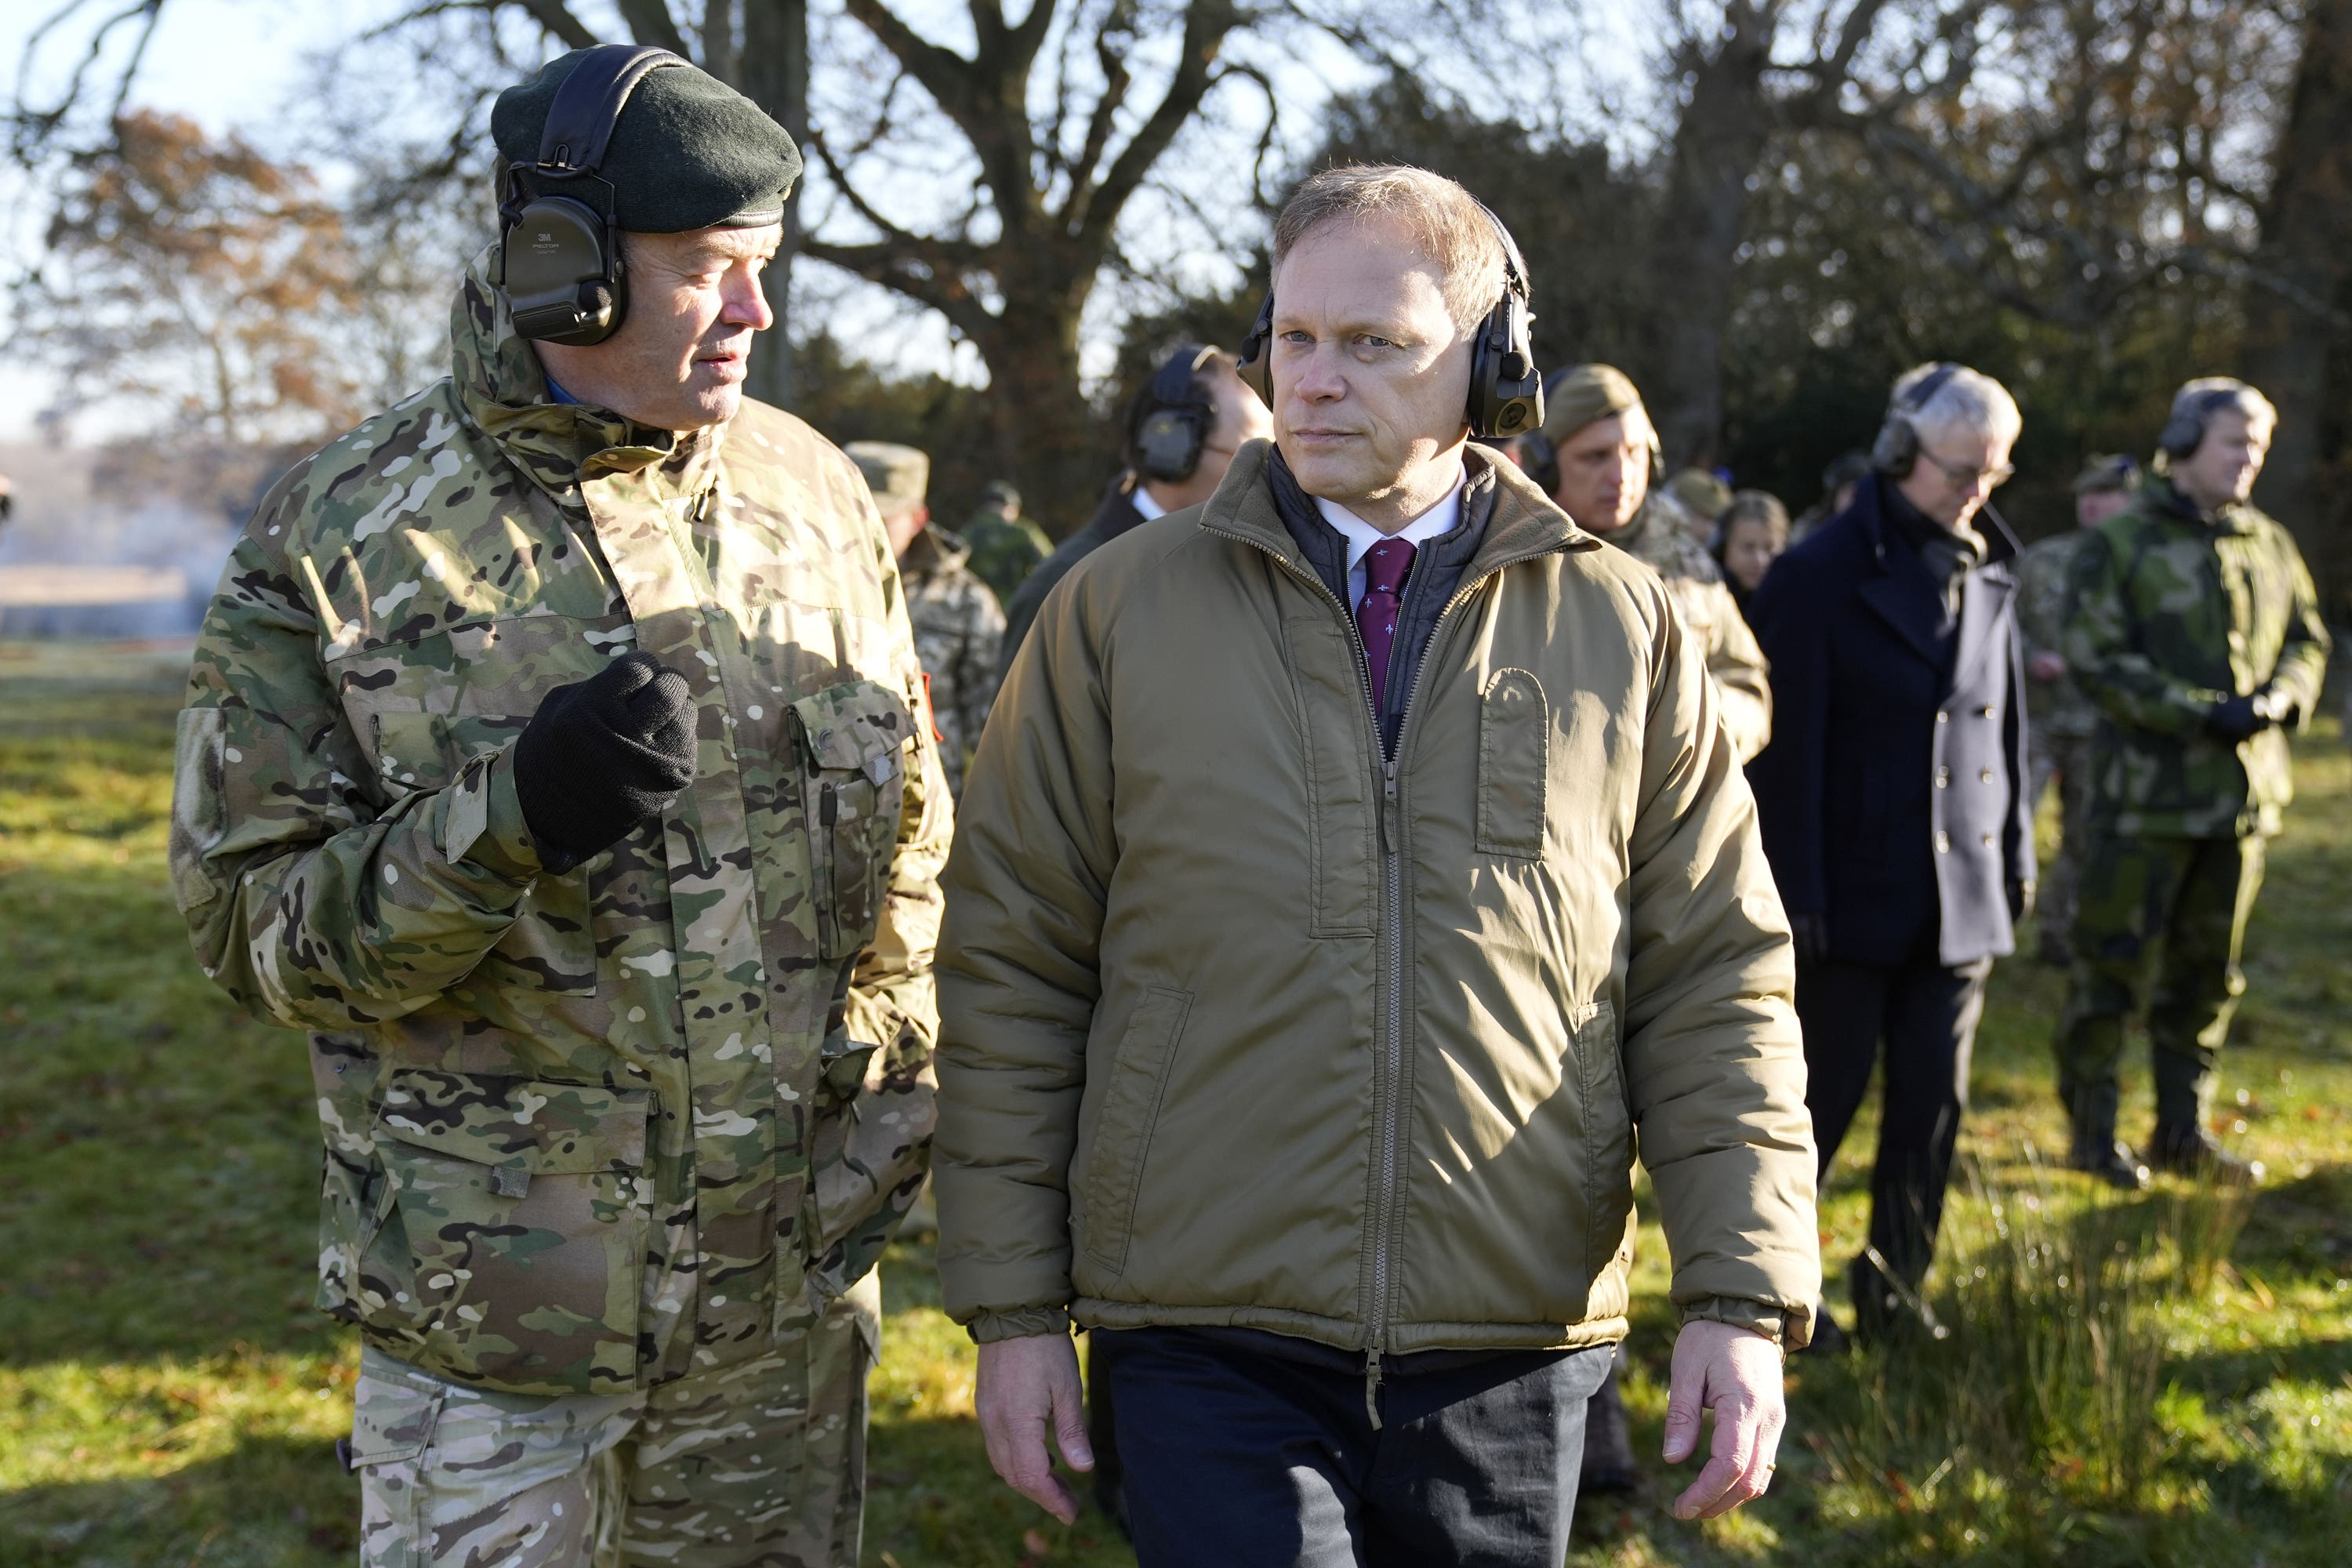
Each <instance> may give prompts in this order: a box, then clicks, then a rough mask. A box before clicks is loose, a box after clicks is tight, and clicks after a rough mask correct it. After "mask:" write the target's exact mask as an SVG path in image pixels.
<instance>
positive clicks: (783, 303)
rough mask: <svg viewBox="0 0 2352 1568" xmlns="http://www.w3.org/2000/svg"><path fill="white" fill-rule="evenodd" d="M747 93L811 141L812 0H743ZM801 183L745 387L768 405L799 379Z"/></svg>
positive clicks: (786, 395)
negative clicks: (796, 280)
mask: <svg viewBox="0 0 2352 1568" xmlns="http://www.w3.org/2000/svg"><path fill="white" fill-rule="evenodd" d="M737 68H738V70H739V71H740V75H741V78H742V90H743V94H744V96H745V97H747V98H749V99H750V100H751V101H752V102H754V103H756V104H758V105H759V106H760V107H761V108H762V109H764V110H767V111H768V113H769V115H770V116H771V117H772V118H773V119H774V121H776V123H777V124H779V125H782V127H783V128H784V130H785V131H786V132H789V133H790V134H791V136H792V139H793V142H796V143H799V144H801V145H802V148H803V152H802V156H803V157H804V158H805V157H806V156H807V155H808V154H807V151H806V142H807V140H808V88H809V46H808V0H743V47H742V53H741V56H740V58H739V60H738V61H737ZM806 183H807V176H806V175H805V174H803V176H802V180H801V184H806ZM801 184H795V185H794V186H793V193H792V195H791V197H790V199H788V200H787V201H786V202H785V203H784V235H783V238H782V241H781V242H780V243H779V244H778V245H777V247H776V259H775V261H774V263H773V264H772V265H771V266H770V267H769V268H768V278H767V282H768V303H769V305H770V306H771V307H772V308H773V309H774V310H775V312H776V324H775V325H774V326H773V327H772V328H770V329H769V330H768V331H764V332H762V333H761V334H760V335H759V337H758V338H757V339H756V340H754V342H755V345H756V346H755V347H754V348H753V349H752V351H751V371H750V374H749V375H748V377H747V378H746V380H745V382H744V390H745V391H747V392H749V393H750V394H751V395H752V396H753V397H756V398H758V399H759V400H760V401H761V402H762V403H772V404H774V405H777V406H778V407H785V406H788V405H790V402H791V399H792V384H793V339H792V321H791V308H792V284H793V253H794V252H796V251H797V250H798V249H799V248H800V216H801Z"/></svg>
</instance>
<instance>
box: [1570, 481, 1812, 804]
mask: <svg viewBox="0 0 2352 1568" xmlns="http://www.w3.org/2000/svg"><path fill="white" fill-rule="evenodd" d="M1683 516H1684V510H1683V508H1682V507H1681V506H1680V505H1679V504H1677V503H1675V501H1673V500H1669V499H1667V498H1665V497H1663V496H1653V497H1651V498H1650V500H1646V501H1644V502H1643V503H1642V510H1640V511H1637V512H1635V513H1634V514H1633V521H1631V522H1629V523H1627V524H1626V525H1625V526H1624V527H1623V528H1622V529H1620V530H1618V531H1616V532H1615V533H1613V534H1608V533H1604V534H1601V535H1599V536H1598V537H1600V538H1602V539H1605V540H1607V541H1608V542H1610V543H1612V544H1613V545H1615V546H1617V547H1618V548H1619V549H1620V550H1622V551H1624V552H1626V553H1627V554H1629V555H1631V556H1633V559H1634V560H1636V561H1639V562H1640V563H1642V564H1643V565H1644V566H1647V567H1649V568H1650V569H1651V570H1652V571H1654V572H1655V573H1656V574H1658V575H1659V576H1661V577H1663V578H1664V579H1665V582H1666V592H1667V595H1669V596H1670V597H1671V598H1672V599H1673V600H1674V603H1675V610H1676V611H1677V612H1679V613H1680V614H1681V616H1682V617H1683V624H1684V625H1685V626H1688V627H1689V628H1690V629H1691V633H1692V635H1693V636H1694V637H1696V638H1697V639H1698V642H1699V646H1701V647H1704V648H1706V672H1707V673H1708V674H1709V675H1711V676H1713V677H1714V678H1715V685H1716V690H1717V693H1718V694H1719V695H1720V696H1721V697H1722V699H1723V702H1722V711H1723V728H1724V731H1725V732H1726V733H1727V734H1728V735H1729V736H1730V737H1731V749H1732V751H1733V752H1735V753H1737V754H1738V758H1739V760H1740V761H1741V762H1743V763H1746V762H1749V761H1752V760H1753V759H1754V758H1755V755H1756V753H1757V752H1760V751H1762V750H1763V749H1764V745H1765V742H1768V741H1769V740H1771V738H1772V679H1771V667H1770V666H1769V664H1767V663H1766V661H1765V658H1764V650H1763V649H1762V648H1761V647H1758V646H1757V644H1756V634H1755V633H1754V632H1752V631H1749V630H1748V619H1747V617H1746V616H1742V615H1741V614H1740V613H1739V605H1738V603H1737V602H1736V601H1735V600H1734V599H1733V598H1732V596H1731V590H1730V589H1729V588H1728V587H1726V586H1725V585H1724V581H1723V572H1722V570H1721V568H1719V567H1717V565H1716V563H1715V558H1714V557H1713V556H1711V555H1709V554H1708V553H1707V552H1706V551H1705V550H1704V549H1702V548H1701V547H1700V546H1699V545H1697V544H1696V543H1693V542H1691V540H1690V538H1689V536H1688V535H1686V534H1685V533H1684V532H1683V531H1682V529H1681V528H1680V527H1679V526H1677V525H1678V524H1679V523H1680V522H1681V521H1682V519H1683Z"/></svg>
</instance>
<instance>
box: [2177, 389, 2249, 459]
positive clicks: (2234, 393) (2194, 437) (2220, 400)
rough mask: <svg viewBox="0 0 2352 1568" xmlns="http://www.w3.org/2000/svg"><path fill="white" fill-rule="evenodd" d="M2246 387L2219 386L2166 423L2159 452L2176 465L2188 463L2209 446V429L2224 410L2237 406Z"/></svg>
mask: <svg viewBox="0 0 2352 1568" xmlns="http://www.w3.org/2000/svg"><path fill="white" fill-rule="evenodd" d="M2244 390H2245V389H2244V388H2243V387H2242V386H2217V387H2215V388H2214V389H2213V390H2212V391H2210V392H2209V393H2207V394H2205V395H2204V396H2202V397H2200V398H2199V399H2198V400H2197V401H2196V402H2194V403H2192V404H2190V405H2189V406H2188V407H2186V408H2184V409H2182V410H2180V411H2179V413H2178V414H2175V415H2174V416H2172V417H2171V418H2169V419H2167V420H2166V421H2165V422H2164V429H2163V430H2162V431H2161V432H2160V433H2159V434H2158V436H2157V437H2156V446H2157V450H2158V451H2160V452H2162V453H2163V454H2164V455H2165V456H2166V457H2168V458H2171V459H2172V460H2173V461H2174V462H2176V463H2185V462H2187V461H2188V460H2189V458H2193V457H2195V456H2196V455H2197V448H2198V447H2201V446H2203V445H2204V444H2205V426H2208V425H2210V424H2211V423H2213V416H2215V415H2216V414H2219V413H2220V412H2221V410H2222V409H2224V408H2233V407H2235V406H2236V405H2237V402H2238V397H2239V395H2240V394H2241V393H2242V392H2243V391H2244Z"/></svg>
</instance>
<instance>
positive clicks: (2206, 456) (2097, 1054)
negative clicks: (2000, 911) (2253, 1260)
mask: <svg viewBox="0 0 2352 1568" xmlns="http://www.w3.org/2000/svg"><path fill="white" fill-rule="evenodd" d="M2276 423H2277V416H2276V414H2275V412H2274V411H2273V409H2272V407H2271V405H2270V403H2269V401H2268V400H2267V399H2265V398H2264V397H2263V395H2262V394H2261V393H2259V392H2256V391H2255V390H2254V389H2253V388H2252V387H2250V386H2247V385H2246V384H2243V383H2242V382H2237V381H2231V380H2229V379H2228V378H2226V377H2219V376H2216V377H2210V378H2207V379H2203V380H2199V381H2192V382H2190V383H2189V384H2188V385H2186V386H2184V387H2182V388H2181V390H2180V394H2179V396H2178V397H2176V398H2175V399H2174V400H2173V405H2172V417H2171V420H2170V422H2169V423H2168V424H2167V425H2166V426H2165V429H2164V434H2163V436H2162V437H2161V438H2160V440H2159V448H2160V462H2161V464H2162V465H2163V466H2160V467H2159V468H2158V477H2156V478H2154V479H2150V480H2149V481H2148V482H2147V484H2146V485H2144V486H2142V487H2141V489H2140V490H2139V492H2138V493H2137V495H2136V496H2135V497H2134V498H2133V499H2132V502H2131V504H2130V505H2129V506H2128V507H2126V509H2125V510H2123V511H2121V512H2120V513H2118V514H2117V515H2116V516H2115V517H2112V518H2109V519H2108V520H2107V521H2105V522H2104V523H2101V524H2100V525H2099V526H2098V528H2096V529H2095V530H2093V531H2091V532H2090V533H2089V535H2088V536H2087V538H2086V539H2085V540H2084V543H2083V545H2082V547H2081V549H2080V550H2079V552H2077V553H2076V555H2075V557H2074V564H2073V569H2072V572H2071V574H2070V575H2069V582H2068V599H2069V604H2070V606H2071V608H2070V611H2069V614H2068V616H2067V625H2066V637H2065V657H2066V664H2067V667H2068V668H2069V669H2071V670H2072V671H2073V672H2074V679H2076V680H2077V681H2079V682H2080V683H2081V684H2082V688H2083V690H2084V694H2085V695H2086V696H2088V697H2089V698H2090V699H2091V700H2092V701H2093V702H2095V703H2096V704H2098V708H2099V712H2100V717H2101V723H2100V725H2099V729H2098V733H2097V735H2096V737H2095V739H2094V741H2093V742H2092V752H2091V779H2092V785H2091V804H2090V811H2089V815H2090V822H2091V844H2090V849H2089V853H2088V854H2087V855H2086V856H2085V857H2084V865H2083V879H2082V890H2081V893H2080V896H2079V900H2078V903H2077V906H2076V912H2075V916H2074V979H2073V984H2072V988H2071V991H2070V994H2068V997H2067V1001H2066V1012H2065V1015H2064V1017H2063V1019H2062V1020H2061V1022H2060V1024H2059V1026H2058V1037H2057V1054H2058V1085H2059V1092H2060V1094H2061V1095H2062V1096H2063V1098H2064V1100H2065V1102H2066V1108H2067V1110H2068V1112H2069V1114H2070V1115H2071V1116H2072V1118H2073V1121H2074V1147H2073V1150H2072V1156H2071V1157H2072V1161H2073V1163H2074V1164H2075V1165H2076V1166H2078V1167H2079V1168H2082V1169H2084V1170H2088V1171H2091V1172H2093V1173H2096V1174H2098V1175H2100V1176H2102V1177H2104V1178H2105V1179H2106V1180H2108V1181H2111V1182H2114V1183H2116V1184H2118V1185H2121V1186H2126V1187H2132V1186H2138V1185H2142V1184H2145V1183H2146V1181H2147V1173H2146V1172H2145V1171H2144V1170H2142V1169H2141V1168H2140V1166H2139V1163H2138V1162H2137V1161H2136V1160H2135V1159H2134V1158H2133V1157H2132V1153H2131V1151H2130V1150H2128V1149H2126V1148H2125V1147H2123V1146H2122V1145H2121V1144H2119V1143H2117V1142H2116V1135H2115V1134H2116V1095H2117V1090H2116V1068H2117V1066H2118V1062H2119V1059H2120V1058H2121V1057H2122V1055H2123V1043H2124V1020H2125V1018H2126V1016H2127V1015H2129V1014H2130V1013H2131V1011H2132V1010H2133V1007H2134V1005H2135V1003H2136V1002H2137V993H2138V991H2139V988H2140V985H2141V980H2142V973H2143V967H2144V966H2143V960H2144V959H2145V958H2146V956H2147V950H2148V948H2149V947H2150V946H2152V945H2155V944H2157V943H2158V942H2161V943H2162V946H2163V956H2162V958H2161V961H2160V963H2159V968H2158V976H2157V980H2156V985H2155V991H2154V994H2153V995H2152V997H2151V999H2150V1003H2149V1006H2148V1040H2149V1044H2150V1046H2151V1047H2153V1053H2152V1054H2153V1057H2154V1067H2155V1079H2156V1135H2155V1137H2154V1139H2153V1141H2152V1142H2150V1144H2149V1146H2148V1151H2147V1154H2148V1163H2150V1164H2153V1165H2156V1166H2158V1167H2159V1168H2161V1169H2165V1170H2172V1171H2180V1172H2184V1173H2190V1174H2201V1175H2210V1176H2215V1177H2219V1178H2221V1179H2223V1180H2226V1181H2232V1182H2252V1181H2258V1180H2260V1179H2261V1176H2262V1173H2263V1172H2262V1167H2261V1165H2260V1164H2258V1163H2252V1162H2249V1161H2244V1160H2241V1159H2239V1158H2237V1157H2236V1156H2234V1155H2232V1154H2231V1153H2229V1152H2225V1151H2223V1150H2222V1149H2221V1148H2220V1147H2219V1146H2218V1145H2217V1144H2216V1143H2215V1142H2214V1140H2213V1136H2212V1134H2211V1133H2210V1131H2207V1129H2206V1125H2205V1119H2206V1113H2207V1111H2208V1110H2209V1109H2210V1105H2211V1101H2212V1095H2213V1064H2214V1058H2215V1057H2216V1055H2217V1054H2218V1053H2219V1052H2220V1050H2221V1045H2222V1042H2223V1040H2224V1039H2226V1038H2227V1037H2228V1035H2229V1031H2230V1017H2231V1014H2232V1013H2233V1012H2235V1011H2236V1009H2237V1005H2238V997H2239V996H2240V995H2241V994H2242V993H2243V992H2244V990H2245V984H2246V983H2245V976H2244V974H2243V973H2242V972H2241V971H2240V969H2239V967H2238V960H2239V954H2240V952H2241V949H2242V945H2243V943H2244V940H2245V933H2246V919H2247V917H2248V915H2250V914H2251V913H2252V910H2253V906H2254V897H2255V894H2256V893H2257V892H2258V891H2259V890H2260V889H2261V887H2262V879H2263V847H2264V845H2265V844H2266V843H2267V842H2268V840H2269V839H2270V837H2271V836H2272V835H2273V834H2275V833H2276V832H2277V831H2278V829H2279V821H2280V816H2281V814H2282V813H2283V812H2284V809H2285V807H2286V804H2287V801H2288V799H2289V797H2290V796H2291V795H2292V794H2293V791H2294V778H2293V774H2292V771H2291V763H2292V757H2291V755H2290V753H2289V752H2288V748H2287V731H2289V730H2291V729H2293V728H2294V727H2295V726H2296V725H2297V724H2299V723H2300V722H2301V721H2302V720H2303V718H2304V716H2305V715H2306V714H2308V713H2310V712H2311V710H2312V707H2313V705H2314V704H2315V702H2317V701H2318V700H2319V685H2320V678H2321V676H2322V674H2323V673H2324V672H2325V670H2326V667H2327V649H2328V638H2327V632H2326V627H2325V626H2322V625H2321V624H2320V619H2319V606H2318V601H2317V596H2316V595H2315V593H2314V592H2313V589H2312V583H2311V575H2310V574H2309V573H2308V572H2306V571H2305V569H2304V564H2303V557H2302V555H2301V553H2300V552H2297V550H2296V549H2295V545H2294V537H2293V536H2292V535H2290V534H2289V533H2288V532H2287V531H2286V530H2285V529H2284V528H2282V527H2280V526H2279V525H2278V524H2277V523H2276V522H2273V521H2272V520H2271V519H2269V518H2268V517H2265V516H2263V513H2261V512H2260V511H2258V510H2255V509H2254V508H2253V507H2252V505H2250V504H2248V502H2247V500H2246V498H2247V496H2248V494H2249V493H2250V492H2251V491H2252V489H2253V483H2254V479H2255V477H2256V476H2257V475H2259V474H2260V473H2261V472H2262V468H2263V458H2264V457H2265V456H2266V455H2267V453H2268V451H2269V448H2270V440H2271V433H2272V431H2273V429H2274V428H2275V426H2276Z"/></svg>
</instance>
